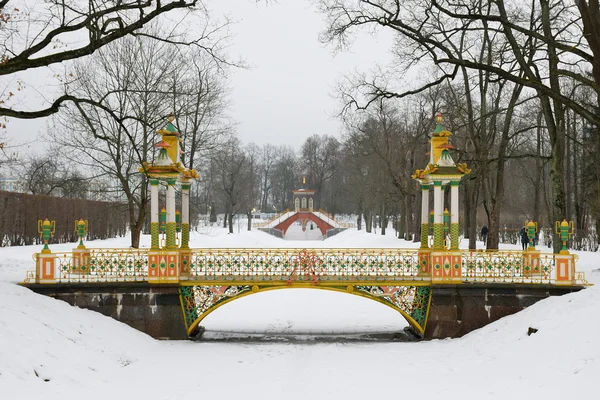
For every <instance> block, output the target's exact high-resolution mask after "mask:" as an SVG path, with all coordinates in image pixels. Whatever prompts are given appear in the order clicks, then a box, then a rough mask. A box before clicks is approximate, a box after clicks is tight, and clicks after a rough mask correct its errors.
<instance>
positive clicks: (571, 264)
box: [554, 254, 575, 286]
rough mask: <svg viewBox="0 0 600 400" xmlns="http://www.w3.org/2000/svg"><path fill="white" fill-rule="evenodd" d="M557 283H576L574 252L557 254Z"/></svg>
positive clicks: (555, 257)
mask: <svg viewBox="0 0 600 400" xmlns="http://www.w3.org/2000/svg"><path fill="white" fill-rule="evenodd" d="M554 259H555V260H556V285H561V286H563V285H568V286H571V285H573V284H575V260H574V256H573V254H560V255H559V254H556V255H555V256H554Z"/></svg>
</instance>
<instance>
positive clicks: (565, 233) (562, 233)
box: [556, 219, 575, 254]
mask: <svg viewBox="0 0 600 400" xmlns="http://www.w3.org/2000/svg"><path fill="white" fill-rule="evenodd" d="M556 233H557V234H558V237H559V238H560V240H561V241H562V248H561V249H560V252H559V254H569V250H567V240H569V239H570V238H571V236H573V234H574V233H575V227H574V225H573V221H569V222H567V220H566V219H563V221H562V222H561V223H559V221H556Z"/></svg>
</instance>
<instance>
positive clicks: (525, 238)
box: [521, 227, 529, 250]
mask: <svg viewBox="0 0 600 400" xmlns="http://www.w3.org/2000/svg"><path fill="white" fill-rule="evenodd" d="M528 244H529V237H528V236H527V229H525V227H522V228H521V245H522V246H523V250H527V245H528Z"/></svg>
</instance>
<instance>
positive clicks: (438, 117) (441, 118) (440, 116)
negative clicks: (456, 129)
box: [435, 111, 444, 124]
mask: <svg viewBox="0 0 600 400" xmlns="http://www.w3.org/2000/svg"><path fill="white" fill-rule="evenodd" d="M435 122H437V123H438V124H441V123H442V122H444V115H443V114H442V113H441V112H439V111H438V113H437V114H435Z"/></svg>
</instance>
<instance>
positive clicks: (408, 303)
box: [354, 286, 431, 332]
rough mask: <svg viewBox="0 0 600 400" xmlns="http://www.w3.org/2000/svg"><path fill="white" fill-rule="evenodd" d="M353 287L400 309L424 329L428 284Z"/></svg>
mask: <svg viewBox="0 0 600 400" xmlns="http://www.w3.org/2000/svg"><path fill="white" fill-rule="evenodd" d="M354 289H355V290H357V291H359V292H362V293H364V294H366V295H368V296H369V297H374V298H379V299H382V300H384V301H386V302H387V303H390V304H391V305H393V306H394V307H396V308H398V309H400V310H402V311H403V312H404V313H406V314H407V315H409V316H410V317H411V318H412V319H413V320H414V321H415V322H416V323H417V324H418V325H419V328H420V330H421V332H424V331H425V323H426V321H427V311H428V309H429V300H430V298H431V288H430V287H429V286H355V287H354Z"/></svg>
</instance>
